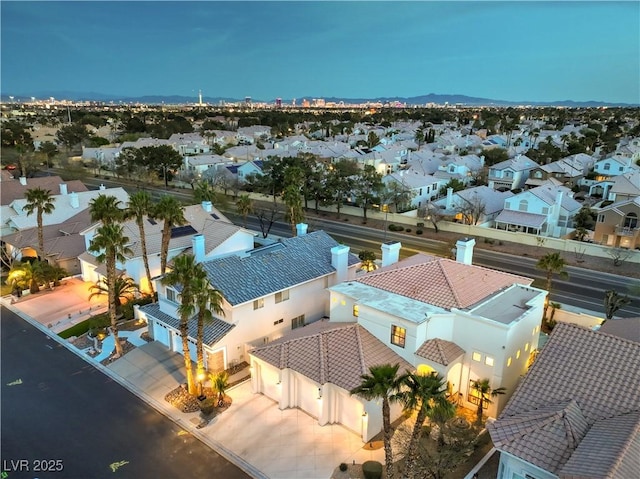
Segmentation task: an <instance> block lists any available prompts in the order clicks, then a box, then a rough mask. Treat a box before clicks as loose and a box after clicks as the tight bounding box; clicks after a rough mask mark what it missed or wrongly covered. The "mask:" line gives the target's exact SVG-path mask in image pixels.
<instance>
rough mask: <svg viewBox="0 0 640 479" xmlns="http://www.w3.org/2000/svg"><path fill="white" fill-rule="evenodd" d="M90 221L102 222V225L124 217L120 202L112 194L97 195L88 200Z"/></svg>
mask: <svg viewBox="0 0 640 479" xmlns="http://www.w3.org/2000/svg"><path fill="white" fill-rule="evenodd" d="M89 212H90V213H91V221H94V222H98V221H100V222H102V224H103V225H106V224H110V223H117V222H119V221H121V220H122V219H123V218H124V209H123V207H122V202H121V201H120V200H119V199H118V198H116V197H115V196H112V195H99V196H98V197H97V198H94V199H92V200H91V201H90V202H89Z"/></svg>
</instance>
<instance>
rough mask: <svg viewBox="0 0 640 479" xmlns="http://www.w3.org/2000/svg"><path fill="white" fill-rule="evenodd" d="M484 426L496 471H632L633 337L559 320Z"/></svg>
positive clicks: (547, 478)
mask: <svg viewBox="0 0 640 479" xmlns="http://www.w3.org/2000/svg"><path fill="white" fill-rule="evenodd" d="M609 322H610V321H608V322H607V323H609ZM636 327H637V324H636ZM614 334H615V333H614ZM487 429H488V430H489V433H490V434H491V439H492V441H493V444H494V445H495V447H496V449H498V450H499V451H500V465H499V469H498V476H497V477H498V479H518V478H525V477H531V478H536V479H558V478H559V479H575V478H604V477H606V478H611V479H627V478H630V477H636V476H637V475H638V471H639V470H640V343H638V342H637V341H632V340H629V339H625V338H621V337H620V336H617V335H612V334H606V333H603V332H597V331H592V330H590V329H586V328H583V327H580V326H577V325H574V324H569V323H558V324H557V325H556V327H555V328H554V330H553V333H552V334H551V336H550V338H549V341H548V342H547V344H546V345H545V347H544V348H543V349H542V351H541V352H540V354H539V355H538V356H537V358H536V360H535V362H534V363H533V365H532V366H531V368H530V369H529V371H528V372H527V374H526V376H525V378H524V380H523V381H522V382H521V383H520V385H519V386H518V388H517V390H516V391H515V393H514V394H513V396H512V397H511V400H510V401H509V403H508V404H507V405H506V407H505V408H504V410H503V411H502V414H501V415H500V417H499V418H498V420H497V421H495V422H493V423H489V424H488V425H487Z"/></svg>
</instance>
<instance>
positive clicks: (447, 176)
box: [433, 155, 484, 185]
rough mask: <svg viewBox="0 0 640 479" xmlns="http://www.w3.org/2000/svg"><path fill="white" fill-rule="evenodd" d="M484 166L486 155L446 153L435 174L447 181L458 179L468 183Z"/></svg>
mask: <svg viewBox="0 0 640 479" xmlns="http://www.w3.org/2000/svg"><path fill="white" fill-rule="evenodd" d="M483 167H484V156H482V157H479V156H477V155H464V156H458V155H446V156H443V157H442V162H441V163H440V165H439V166H438V171H436V172H434V173H433V176H435V177H437V178H442V179H444V180H446V181H447V183H448V182H449V181H450V180H458V181H461V182H462V183H464V184H465V185H468V184H469V183H470V182H471V181H473V180H474V179H475V177H476V175H477V174H478V172H479V171H480V170H481V169H482V168H483Z"/></svg>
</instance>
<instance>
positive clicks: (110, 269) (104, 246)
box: [89, 223, 131, 356]
mask: <svg viewBox="0 0 640 479" xmlns="http://www.w3.org/2000/svg"><path fill="white" fill-rule="evenodd" d="M128 243H129V238H128V237H127V236H125V235H124V232H123V229H122V226H121V225H119V224H116V223H108V224H103V225H102V226H100V227H99V228H98V230H97V231H96V235H95V236H94V237H93V239H92V240H91V244H90V245H89V251H91V252H93V253H97V256H96V259H97V260H98V262H100V263H104V264H105V265H106V268H107V288H108V296H109V317H110V319H111V331H112V333H113V338H114V340H115V343H116V355H117V356H121V355H122V345H121V344H120V340H119V339H118V325H117V323H116V322H117V319H118V318H117V315H116V314H117V313H116V278H117V272H116V264H117V263H118V262H120V263H123V262H124V261H125V260H126V255H130V254H131V249H129V247H128V246H127V244H128Z"/></svg>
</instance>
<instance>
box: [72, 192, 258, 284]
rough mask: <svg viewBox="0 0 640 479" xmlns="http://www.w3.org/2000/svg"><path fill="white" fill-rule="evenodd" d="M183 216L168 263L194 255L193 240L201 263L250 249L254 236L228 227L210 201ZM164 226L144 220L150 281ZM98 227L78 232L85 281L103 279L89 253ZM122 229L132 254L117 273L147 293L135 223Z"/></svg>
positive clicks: (157, 267)
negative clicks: (189, 253)
mask: <svg viewBox="0 0 640 479" xmlns="http://www.w3.org/2000/svg"><path fill="white" fill-rule="evenodd" d="M183 214H184V218H185V219H186V220H187V223H186V225H184V226H174V227H173V228H172V229H171V239H170V240H169V251H168V256H167V261H171V259H172V258H174V257H175V256H177V255H179V254H181V253H183V252H185V251H193V250H194V238H196V239H197V240H198V242H199V243H198V245H200V246H199V247H198V254H199V255H200V257H199V259H202V260H203V259H206V258H213V257H215V256H220V255H225V254H230V253H235V252H238V251H246V250H248V249H251V248H253V239H254V234H253V233H252V232H250V231H248V230H245V229H243V228H241V227H240V226H236V225H234V224H233V223H231V221H229V220H228V219H227V218H226V217H225V216H224V215H223V214H222V213H221V212H220V211H218V210H217V209H216V208H214V207H213V206H212V204H211V202H210V201H204V202H202V204H199V205H191V206H185V207H184V208H183ZM163 226H164V222H163V221H162V220H154V219H152V218H145V219H144V233H145V234H144V238H145V241H146V247H147V258H148V260H149V269H150V272H151V277H152V278H153V277H157V276H158V275H159V274H160V249H161V245H162V229H163ZM99 227H100V223H95V224H93V225H91V226H90V227H88V228H86V229H85V230H83V231H82V232H81V235H83V236H84V241H85V247H86V251H85V252H84V253H82V254H81V255H80V257H79V259H80V264H81V269H82V279H83V280H84V281H92V282H96V281H98V280H99V279H100V277H102V276H105V275H106V270H105V266H104V265H103V264H100V263H98V261H97V260H96V255H95V254H94V253H91V252H89V251H88V249H89V245H90V244H91V241H92V239H93V237H94V236H95V234H96V231H97V229H98V228H99ZM122 228H123V233H124V235H125V236H126V237H127V238H129V244H128V247H129V249H130V250H131V254H130V255H128V257H127V258H126V261H125V262H123V263H122V264H118V269H119V270H120V271H121V272H122V273H124V274H126V276H128V277H129V278H131V279H133V280H134V281H135V282H136V283H137V284H138V285H139V286H140V290H141V291H149V289H150V288H149V285H148V280H147V275H146V271H145V268H144V259H143V255H142V241H141V238H140V229H139V228H138V225H137V223H136V221H135V219H132V220H129V221H126V222H125V223H123V224H122Z"/></svg>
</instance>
